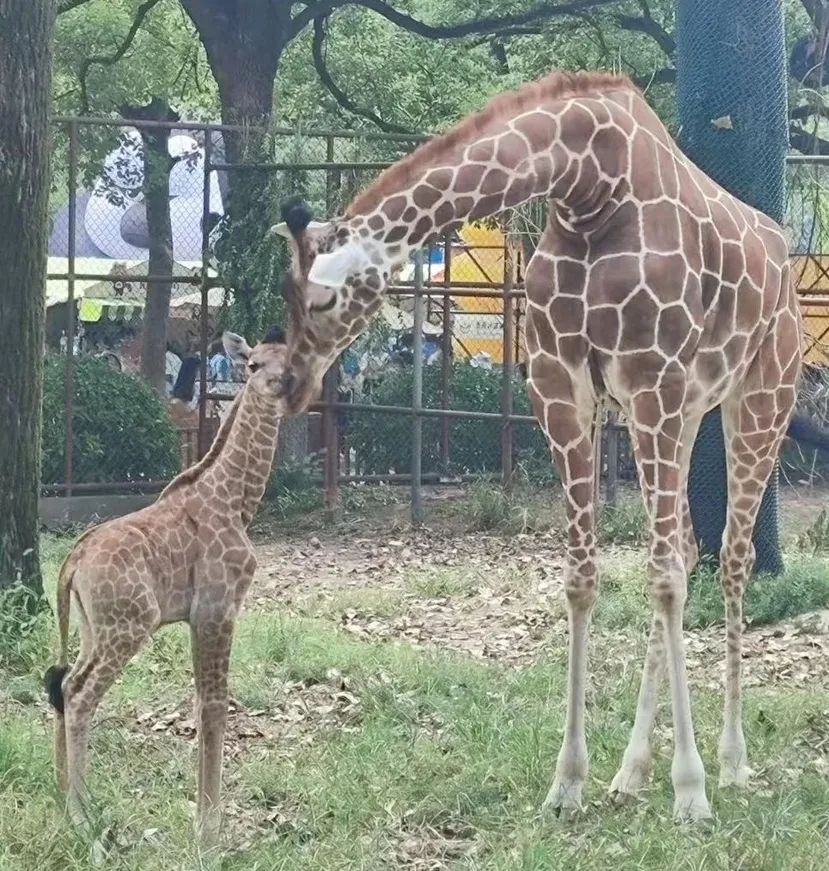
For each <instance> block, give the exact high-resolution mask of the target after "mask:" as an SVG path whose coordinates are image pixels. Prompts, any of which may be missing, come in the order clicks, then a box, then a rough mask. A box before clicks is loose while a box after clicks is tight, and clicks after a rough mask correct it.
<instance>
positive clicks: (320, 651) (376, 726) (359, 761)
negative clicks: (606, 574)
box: [0, 569, 829, 871]
mask: <svg viewBox="0 0 829 871" xmlns="http://www.w3.org/2000/svg"><path fill="white" fill-rule="evenodd" d="M628 571H631V572H632V569H630V570H628V569H625V570H624V571H623V572H621V573H620V575H619V579H618V581H614V582H613V583H614V584H616V583H618V585H619V587H620V589H622V588H624V587H625V585H627V584H628V580H626V578H627V577H628V575H627V574H626V572H628ZM632 580H633V578H632V575H631V577H630V581H631V582H632ZM615 595H617V592H616V591H611V596H610V598H611V599H612V598H613V596H615ZM619 595H620V593H619ZM597 619H598V618H597ZM633 637H634V636H630V635H628V636H625V637H624V639H623V640H622V642H621V643H622V644H623V645H624V646H625V647H627V648H628V651H627V654H630V650H629V648H630V646H631V638H633ZM184 641H186V635H185V634H182V641H181V642H180V641H179V640H178V638H176V637H175V636H172V635H171V636H170V640H169V641H165V642H164V645H166V646H165V647H163V648H159V650H158V651H156V652H155V653H153V652H152V651H151V650H147V651H146V652H145V653H144V654H142V656H140V657H139V658H138V660H137V661H136V663H135V665H134V668H135V669H137V670H139V671H142V670H144V671H147V672H148V673H147V674H146V675H144V676H143V677H142V681H143V684H142V686H144V687H145V688H146V691H147V693H153V692H155V693H159V692H161V693H164V692H165V691H166V689H165V688H166V686H167V683H168V681H171V680H172V681H173V682H174V683H178V682H179V681H182V680H183V679H184V678H185V675H186V674H187V671H188V670H189V664H188V662H187V658H186V656H184V653H185V651H184V649H183V647H182V646H180V645H181V644H183V642H184ZM633 647H634V648H635V650H636V651H638V652H639V653H641V652H642V650H643V648H644V635H643V634H642V633H636V640H635V641H633ZM153 665H155V666H163V668H162V670H161V671H157V670H153V669H152V668H151V666H153ZM135 680H136V681H137V678H136V679H135ZM253 682H256V683H257V685H258V687H259V688H260V692H261V695H262V699H263V701H265V702H267V703H268V704H269V705H270V706H271V707H272V708H273V709H274V710H281V706H282V705H283V704H284V703H285V702H286V694H289V693H297V692H306V691H307V692H308V694H309V695H308V699H309V700H312V699H313V698H314V696H313V693H314V691H315V690H318V689H320V685H324V686H326V687H331V688H332V689H331V692H332V693H336V687H337V686H339V685H340V683H342V684H344V685H346V686H347V687H348V693H349V694H350V696H351V697H352V698H353V700H355V702H354V703H355V705H356V714H355V715H354V716H353V717H352V718H350V719H348V720H337V719H336V718H334V719H331V717H332V714H331V711H330V710H329V709H328V707H327V706H322V707H318V706H315V703H314V702H313V701H308V704H307V720H308V722H307V723H305V724H303V727H302V728H300V724H297V725H296V726H294V727H291V728H282V727H280V729H279V730H278V731H277V734H276V735H275V736H274V737H266V738H262V739H259V740H257V741H255V742H252V743H251V744H248V745H246V746H245V747H243V748H242V750H241V752H240V753H234V754H232V755H231V758H230V759H229V760H228V761H227V765H226V771H227V775H226V802H227V805H228V807H229V808H231V810H232V814H231V815H230V816H229V817H228V838H229V844H230V845H231V846H233V848H234V849H232V850H231V851H230V852H228V853H227V854H225V855H224V856H223V858H221V860H220V862H219V865H218V867H221V868H223V869H243V868H244V869H262V871H265V869H277V868H278V869H283V868H284V869H300V868H302V869H309V871H333V869H342V868H366V869H378V871H379V869H385V868H405V867H418V866H417V864H416V863H415V859H417V861H422V862H423V863H429V862H431V863H432V864H433V865H434V867H445V868H456V869H469V871H471V869H501V868H503V869H516V868H522V869H523V868H527V869H551V871H552V869H558V868H580V869H581V868H583V869H593V868H608V869H611V868H614V869H618V868H619V867H625V868H644V869H654V871H656V869H659V871H661V869H663V868H666V867H678V868H689V869H691V868H706V869H707V868H722V869H727V868H733V867H736V865H735V863H736V864H737V865H739V866H740V867H750V868H770V869H771V868H780V869H783V868H788V867H798V868H800V867H802V868H819V867H822V865H821V862H822V861H823V859H824V858H825V850H826V834H827V831H829V828H827V827H828V826H829V811H827V808H829V785H827V783H826V781H825V778H824V777H823V776H822V775H821V773H820V769H819V767H818V765H819V762H820V753H819V751H818V750H814V751H812V750H810V749H809V748H810V747H811V746H817V745H818V743H819V742H818V740H817V738H818V735H817V732H816V731H815V730H819V729H820V728H821V727H820V723H821V716H822V711H824V710H825V708H826V706H827V704H829V693H827V692H825V691H822V692H812V693H807V692H804V691H799V690H794V689H789V688H787V689H786V691H785V692H778V691H774V690H769V689H766V690H763V691H757V690H748V691H747V693H746V696H747V705H746V708H747V709H746V730H747V735H748V741H749V747H750V752H751V754H752V757H753V760H754V762H755V765H756V766H757V767H760V768H762V769H763V770H766V771H772V772H775V774H774V777H769V778H768V781H766V780H765V779H763V778H762V777H761V780H760V783H759V785H758V787H757V789H756V790H755V791H753V792H750V793H747V794H746V795H745V796H742V795H737V794H733V793H730V792H723V793H720V792H718V791H717V789H716V786H715V785H713V784H715V780H716V779H715V777H713V776H712V777H710V780H709V789H710V792H711V794H712V798H713V803H714V807H715V811H716V814H717V821H716V823H715V824H714V826H713V828H712V829H711V830H710V831H704V832H703V831H699V832H698V831H695V830H693V829H689V828H686V827H677V826H675V825H673V824H672V823H671V821H670V811H671V801H672V799H671V790H670V780H669V768H670V756H669V750H670V748H669V746H667V745H666V744H665V745H663V743H662V742H659V743H658V747H657V760H656V773H655V779H654V782H653V785H652V786H651V787H649V789H648V790H647V796H646V798H647V801H646V802H645V803H643V804H642V805H641V806H635V807H633V808H627V809H621V810H614V809H612V808H611V806H610V805H609V804H608V803H606V802H605V801H604V799H603V790H604V789H605V788H606V786H607V783H608V782H609V780H610V778H611V777H612V775H613V773H614V770H615V768H616V766H617V765H618V762H619V759H620V757H621V753H622V750H623V748H624V745H625V742H626V739H627V733H628V730H629V728H630V721H631V718H632V715H633V710H634V707H635V697H636V685H637V683H638V670H637V669H626V670H624V671H623V672H620V671H619V667H618V664H617V662H615V661H614V658H613V649H611V648H608V649H607V650H605V649H601V650H599V651H596V655H595V656H594V657H593V678H592V683H593V692H592V693H591V700H590V705H589V709H588V721H589V732H588V745H589V748H590V755H591V766H592V774H591V780H590V784H589V787H588V790H587V796H586V797H587V800H588V809H587V811H586V814H585V816H584V817H583V818H582V819H580V820H578V821H576V822H575V823H573V824H572V825H570V826H567V827H562V826H561V825H559V824H557V823H555V822H550V821H549V820H545V819H542V818H541V817H540V816H539V814H538V808H539V806H540V803H541V800H542V799H543V797H544V794H545V792H546V789H547V787H548V784H549V780H550V777H551V776H552V770H553V766H554V762H555V756H556V753H557V750H558V746H559V742H560V740H561V731H562V726H563V714H564V693H565V686H564V683H565V657H564V652H563V651H562V650H559V649H555V650H551V651H550V656H546V657H545V656H542V657H541V658H540V659H539V661H538V662H537V663H536V664H535V665H534V666H532V667H529V668H526V669H524V670H512V669H506V668H502V667H500V666H499V665H497V664H486V663H481V662H477V661H470V660H467V659H465V658H463V657H461V656H456V655H450V654H444V653H439V652H424V651H418V650H416V649H413V648H411V647H409V646H406V645H396V644H366V643H363V642H360V641H355V640H353V639H352V638H349V637H347V636H346V635H344V634H342V633H341V632H338V631H336V630H335V629H332V628H331V627H330V626H326V625H324V624H323V623H321V622H319V621H316V620H298V619H294V618H289V617H282V618H279V617H275V616H272V615H264V614H254V615H251V616H249V617H247V618H245V619H243V620H242V621H241V623H240V627H239V633H238V636H237V641H236V648H235V652H234V661H233V677H232V682H231V683H232V689H233V691H234V694H236V688H237V687H238V686H240V685H242V686H245V685H249V684H253ZM125 683H128V682H127V681H126V680H125ZM138 685H139V684H138V683H137V682H133V684H132V686H133V688H137V687H138ZM298 686H299V687H300V688H299V689H297V687H298ZM302 687H305V688H307V689H306V690H303V689H302ZM182 689H184V688H183V687H182ZM129 695H130V693H128V692H127V691H126V690H124V689H121V690H119V691H114V692H113V694H112V697H111V698H110V699H109V700H108V703H107V704H106V705H105V711H104V712H103V715H102V717H100V718H99V721H98V725H97V727H96V729H95V730H94V734H93V753H92V774H91V781H90V783H91V788H92V791H93V795H94V798H95V804H94V820H95V831H96V832H97V834H98V835H99V836H100V839H101V842H102V843H103V844H105V845H106V848H107V854H106V857H105V858H104V859H103V860H102V864H101V867H105V868H113V869H114V868H119V869H123V868H127V869H136V871H137V869H139V868H140V869H142V871H144V869H148V871H161V869H164V871H179V869H181V871H184V869H188V871H189V869H194V868H201V867H208V865H207V864H205V862H206V860H205V859H204V858H203V857H202V858H200V857H199V856H198V854H197V852H196V850H195V848H194V846H193V843H192V839H191V832H190V825H191V824H190V813H191V811H190V804H189V802H190V801H191V799H192V797H193V754H192V751H191V748H190V746H189V745H188V744H187V743H186V742H184V741H182V740H181V739H177V738H175V737H174V736H169V735H164V734H158V735H155V734H150V735H147V734H146V733H142V732H139V731H138V730H137V729H136V727H135V723H134V720H133V718H132V717H131V715H130V711H131V704H132V700H131V699H130V698H129ZM148 703H149V700H148ZM694 713H695V719H696V722H697V731H698V734H699V736H700V742H701V747H702V751H703V756H704V758H705V761H706V764H707V766H708V768H709V773H710V774H712V775H713V773H714V762H713V760H714V758H715V755H716V749H715V748H716V740H717V732H718V729H719V725H720V719H721V699H720V695H719V693H718V692H709V691H702V692H697V693H695V697H694ZM664 717H665V712H664V711H663V714H662V717H661V719H663V720H664ZM50 728H51V724H50V723H49V722H48V721H47V719H46V718H45V717H44V716H43V714H42V713H40V712H39V711H36V710H35V709H33V708H31V707H29V708H27V707H26V706H19V707H15V708H13V709H12V710H11V713H9V714H6V713H4V716H3V717H2V718H0V868H2V869H4V871H5V869H9V871H16V869H34V868H37V869H44V871H52V869H55V871H57V869H61V871H64V869H70V871H72V869H81V868H88V867H89V856H90V849H91V845H90V842H89V841H88V840H85V839H84V838H83V837H82V836H80V835H78V834H76V833H74V832H73V831H72V830H71V828H69V827H68V826H67V824H66V823H65V822H64V820H63V818H62V817H61V815H60V812H59V800H58V798H57V796H56V794H55V790H54V787H53V786H52V782H51V781H52V772H51V735H50ZM741 862H742V863H743V864H740V863H741ZM746 863H747V864H746ZM425 867H428V865H425Z"/></svg>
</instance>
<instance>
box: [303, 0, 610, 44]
mask: <svg viewBox="0 0 829 871" xmlns="http://www.w3.org/2000/svg"><path fill="white" fill-rule="evenodd" d="M618 2H620V0H571V2H569V3H537V4H535V5H534V6H533V7H532V8H531V9H528V10H526V11H525V12H516V13H514V14H512V15H502V16H498V17H494V18H480V19H474V20H472V21H462V22H459V23H458V24H427V23H426V22H424V21H420V20H418V19H417V18H412V16H411V15H406V14H405V13H404V12H400V11H399V10H397V9H394V8H393V7H391V6H389V5H388V3H386V2H385V0H321V2H319V3H316V4H314V5H311V6H307V7H306V8H305V9H303V10H302V12H300V13H299V14H298V15H296V16H294V19H293V21H292V23H291V36H295V35H296V34H297V33H299V31H300V30H302V28H303V27H305V26H306V25H307V24H308V23H309V22H310V21H312V20H314V19H316V18H318V17H320V16H321V15H323V16H324V15H326V14H328V13H330V12H331V11H332V10H334V9H336V8H337V7H338V6H345V5H348V6H362V7H364V8H365V9H370V10H371V11H372V12H375V13H377V15H381V16H382V17H383V18H385V19H386V20H387V21H390V22H391V23H392V24H394V25H396V26H397V27H401V28H403V30H408V31H409V32H410V33H415V34H417V35H418V36H423V37H426V38H427V39H461V38H462V37H464V36H471V35H473V34H480V33H501V32H502V31H504V30H507V29H509V28H514V27H523V26H524V25H527V24H533V23H535V22H537V21H545V20H547V19H550V18H558V17H561V16H564V15H577V14H578V13H580V12H586V11H589V10H591V9H598V8H600V7H602V6H611V5H613V4H615V3H618Z"/></svg>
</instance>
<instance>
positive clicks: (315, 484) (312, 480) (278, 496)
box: [265, 454, 322, 520]
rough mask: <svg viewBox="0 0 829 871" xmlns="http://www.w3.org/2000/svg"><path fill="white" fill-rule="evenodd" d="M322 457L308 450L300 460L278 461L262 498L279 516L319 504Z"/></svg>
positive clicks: (310, 508) (312, 508)
mask: <svg viewBox="0 0 829 871" xmlns="http://www.w3.org/2000/svg"><path fill="white" fill-rule="evenodd" d="M321 478H322V460H321V458H320V457H319V456H318V455H316V454H311V455H310V456H308V457H305V459H303V460H299V461H294V462H284V463H279V464H278V465H277V466H276V467H275V468H274V470H273V473H272V475H271V478H270V481H269V482H268V488H267V491H266V493H265V498H266V499H267V501H268V504H269V505H270V506H271V507H272V508H273V509H274V510H275V511H276V513H277V516H278V518H279V519H280V520H285V519H287V518H289V517H292V516H295V515H297V514H304V513H307V512H309V511H315V510H316V509H318V508H321V507H322V487H321V485H320V479H321Z"/></svg>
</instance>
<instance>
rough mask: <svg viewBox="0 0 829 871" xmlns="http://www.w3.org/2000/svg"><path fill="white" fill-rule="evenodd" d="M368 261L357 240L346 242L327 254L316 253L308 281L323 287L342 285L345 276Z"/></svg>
mask: <svg viewBox="0 0 829 871" xmlns="http://www.w3.org/2000/svg"><path fill="white" fill-rule="evenodd" d="M369 263H370V260H369V257H368V254H367V253H366V249H365V248H364V247H363V246H362V245H361V244H360V243H359V242H346V243H345V245H342V246H340V247H339V248H337V249H336V250H334V251H331V252H330V253H328V254H317V256H316V257H315V258H314V262H313V263H312V264H311V269H310V270H309V272H308V281H310V282H311V283H312V284H321V285H322V286H323V287H333V288H337V287H342V286H343V285H344V284H345V280H346V278H348V276H349V275H350V274H351V273H353V272H358V271H359V270H360V269H362V268H363V267H364V266H368V264H369Z"/></svg>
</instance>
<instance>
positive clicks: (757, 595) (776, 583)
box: [685, 556, 829, 628]
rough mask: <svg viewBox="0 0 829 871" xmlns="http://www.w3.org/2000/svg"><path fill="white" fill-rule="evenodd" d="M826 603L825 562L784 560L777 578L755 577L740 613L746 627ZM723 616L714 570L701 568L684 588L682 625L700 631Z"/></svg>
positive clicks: (828, 585)
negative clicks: (686, 595)
mask: <svg viewBox="0 0 829 871" xmlns="http://www.w3.org/2000/svg"><path fill="white" fill-rule="evenodd" d="M827 604H829V573H827V571H826V563H825V561H824V560H822V559H816V558H814V557H802V556H801V557H796V558H791V559H789V560H787V562H786V566H785V568H784V570H783V573H782V574H780V575H758V576H757V577H756V578H753V579H752V581H751V583H750V584H749V586H748V589H747V590H746V594H745V599H744V601H743V613H744V615H745V621H746V623H747V624H750V625H753V626H761V625H765V624H768V623H776V622H778V621H780V620H787V619H788V618H790V617H794V616H796V615H798V614H805V613H808V612H810V611H815V610H817V609H819V608H825V607H826V606H827ZM724 615H725V607H724V605H723V596H722V587H721V585H720V576H719V572H718V571H717V570H716V568H714V567H712V566H710V565H701V566H700V567H699V568H698V569H697V571H696V572H694V574H693V575H692V576H691V579H690V582H689V585H688V604H687V606H686V614H685V625H686V626H688V627H690V628H703V627H705V626H712V625H714V624H716V623H722V622H723V620H724Z"/></svg>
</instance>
